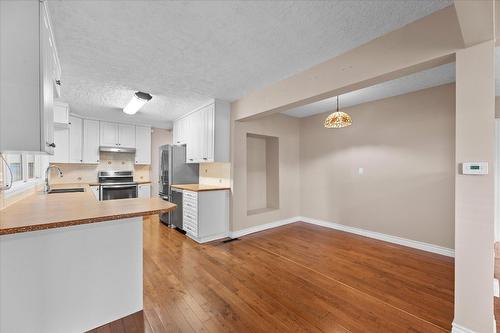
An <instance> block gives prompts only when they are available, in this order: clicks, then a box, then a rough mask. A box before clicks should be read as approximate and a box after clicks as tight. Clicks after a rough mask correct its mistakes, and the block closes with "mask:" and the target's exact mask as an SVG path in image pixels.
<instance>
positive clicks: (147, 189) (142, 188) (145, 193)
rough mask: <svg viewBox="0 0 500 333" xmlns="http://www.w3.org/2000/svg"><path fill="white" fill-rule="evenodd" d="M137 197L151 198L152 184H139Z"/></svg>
mask: <svg viewBox="0 0 500 333" xmlns="http://www.w3.org/2000/svg"><path fill="white" fill-rule="evenodd" d="M137 197H139V198H150V197H151V184H139V186H137Z"/></svg>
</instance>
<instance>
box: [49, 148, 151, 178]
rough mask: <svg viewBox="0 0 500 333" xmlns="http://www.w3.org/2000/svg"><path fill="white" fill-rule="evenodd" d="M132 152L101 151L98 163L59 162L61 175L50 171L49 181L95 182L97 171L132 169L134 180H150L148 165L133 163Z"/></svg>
mask: <svg viewBox="0 0 500 333" xmlns="http://www.w3.org/2000/svg"><path fill="white" fill-rule="evenodd" d="M134 157H135V156H134V154H127V153H104V152H103V153H101V154H100V162H99V164H61V163H51V164H54V165H57V166H58V167H60V168H61V170H62V171H63V174H64V175H63V177H62V178H60V177H57V175H56V173H55V172H54V171H51V172H52V173H51V182H52V183H53V184H61V183H95V182H97V173H98V172H99V171H110V170H114V171H129V170H133V171H134V179H135V180H136V181H149V180H150V170H151V167H150V165H135V164H134Z"/></svg>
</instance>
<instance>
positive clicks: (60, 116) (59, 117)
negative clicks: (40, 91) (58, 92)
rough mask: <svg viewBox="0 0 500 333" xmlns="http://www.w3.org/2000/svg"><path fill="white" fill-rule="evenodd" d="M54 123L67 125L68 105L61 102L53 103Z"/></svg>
mask: <svg viewBox="0 0 500 333" xmlns="http://www.w3.org/2000/svg"><path fill="white" fill-rule="evenodd" d="M54 123H58V124H68V123H69V105H68V104H66V103H61V102H54Z"/></svg>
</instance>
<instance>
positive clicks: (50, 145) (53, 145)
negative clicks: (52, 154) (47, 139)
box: [48, 142, 56, 148]
mask: <svg viewBox="0 0 500 333" xmlns="http://www.w3.org/2000/svg"><path fill="white" fill-rule="evenodd" d="M48 146H49V147H52V148H55V147H56V144H55V143H54V142H52V143H49V144H48Z"/></svg>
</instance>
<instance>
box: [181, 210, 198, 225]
mask: <svg viewBox="0 0 500 333" xmlns="http://www.w3.org/2000/svg"><path fill="white" fill-rule="evenodd" d="M186 215H190V217H191V219H192V220H195V221H196V220H198V211H197V210H196V209H193V208H191V207H186V206H184V207H183V208H182V216H186Z"/></svg>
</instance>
